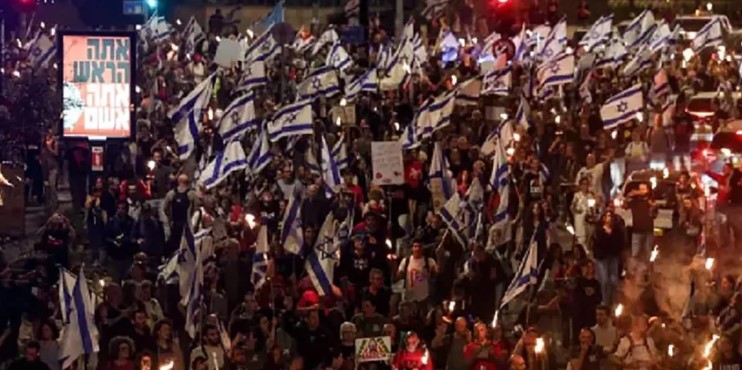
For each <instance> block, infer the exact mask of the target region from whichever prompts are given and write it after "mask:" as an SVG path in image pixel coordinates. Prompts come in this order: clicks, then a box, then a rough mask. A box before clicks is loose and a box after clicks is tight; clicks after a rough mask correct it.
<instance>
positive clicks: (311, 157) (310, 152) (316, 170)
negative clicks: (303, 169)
mask: <svg viewBox="0 0 742 370" xmlns="http://www.w3.org/2000/svg"><path fill="white" fill-rule="evenodd" d="M304 163H306V165H307V168H308V169H309V173H311V174H312V175H317V176H320V175H322V168H321V167H320V166H319V161H318V160H317V156H316V155H315V154H314V148H313V147H312V146H311V145H310V146H308V147H307V149H306V150H305V151H304Z"/></svg>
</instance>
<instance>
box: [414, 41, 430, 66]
mask: <svg viewBox="0 0 742 370" xmlns="http://www.w3.org/2000/svg"><path fill="white" fill-rule="evenodd" d="M412 54H413V56H414V59H415V61H416V63H415V65H420V64H423V63H426V62H427V61H428V51H427V50H426V49H425V44H423V40H422V38H421V37H420V35H419V34H415V37H413V38H412Z"/></svg>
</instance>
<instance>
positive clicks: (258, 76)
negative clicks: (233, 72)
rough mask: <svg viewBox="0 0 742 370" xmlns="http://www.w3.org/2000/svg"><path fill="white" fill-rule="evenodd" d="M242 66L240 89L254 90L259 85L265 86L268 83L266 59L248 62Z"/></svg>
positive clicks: (238, 87) (238, 88)
mask: <svg viewBox="0 0 742 370" xmlns="http://www.w3.org/2000/svg"><path fill="white" fill-rule="evenodd" d="M242 67H243V70H242V77H241V79H240V83H239V85H237V90H238V91H245V90H247V91H249V90H253V89H255V88H256V87H258V86H265V84H267V83H268V77H266V75H265V61H264V60H253V61H252V62H246V63H243V65H242Z"/></svg>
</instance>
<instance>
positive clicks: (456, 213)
mask: <svg viewBox="0 0 742 370" xmlns="http://www.w3.org/2000/svg"><path fill="white" fill-rule="evenodd" d="M462 211H463V207H462V202H461V197H460V196H459V192H454V194H453V196H452V197H450V198H448V200H447V201H446V203H444V204H443V207H441V209H440V211H439V212H440V216H441V220H443V222H445V223H446V225H447V226H448V230H449V231H450V232H451V235H452V236H453V238H454V239H456V241H458V242H459V244H461V246H462V247H466V240H467V238H466V234H465V230H466V226H467V225H466V224H465V223H464V221H463V215H464V212H462Z"/></svg>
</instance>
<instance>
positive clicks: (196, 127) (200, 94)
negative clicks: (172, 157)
mask: <svg viewBox="0 0 742 370" xmlns="http://www.w3.org/2000/svg"><path fill="white" fill-rule="evenodd" d="M215 81H216V73H213V74H212V75H211V76H209V77H208V78H206V79H205V80H203V81H202V82H201V83H200V84H198V86H196V88H195V89H193V91H191V92H190V93H188V95H186V97H185V98H183V99H182V100H181V101H180V105H178V107H177V108H175V109H173V110H171V111H170V112H168V117H169V118H170V120H171V121H172V122H173V123H174V124H175V130H174V131H175V140H176V141H177V142H178V155H179V156H180V159H186V158H188V157H189V156H190V155H191V153H192V152H193V150H194V149H195V147H196V143H197V142H198V134H199V131H201V115H202V114H203V112H204V110H205V109H206V108H207V107H208V106H209V102H210V101H211V95H212V91H213V88H214V82H215Z"/></svg>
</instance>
